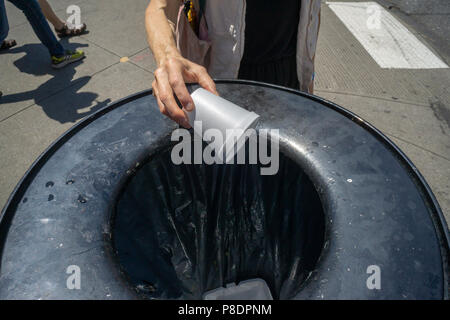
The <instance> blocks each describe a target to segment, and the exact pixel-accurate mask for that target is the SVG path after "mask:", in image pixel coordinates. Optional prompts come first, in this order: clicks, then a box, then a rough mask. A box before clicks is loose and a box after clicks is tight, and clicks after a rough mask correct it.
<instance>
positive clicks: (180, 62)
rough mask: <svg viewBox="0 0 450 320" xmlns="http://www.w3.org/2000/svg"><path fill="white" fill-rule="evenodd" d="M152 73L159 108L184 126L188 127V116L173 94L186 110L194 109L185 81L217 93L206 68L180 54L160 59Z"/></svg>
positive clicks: (154, 92)
mask: <svg viewBox="0 0 450 320" xmlns="http://www.w3.org/2000/svg"><path fill="white" fill-rule="evenodd" d="M154 75H155V80H154V81H153V83H152V88H153V94H154V95H155V97H156V101H157V102H158V106H159V110H160V111H161V113H162V114H164V115H166V116H168V117H169V118H171V119H172V120H174V121H176V122H177V123H179V124H180V125H182V126H183V127H185V128H190V125H189V121H188V117H187V115H186V114H185V113H184V112H183V110H182V109H180V107H179V106H178V104H177V103H176V101H175V97H174V94H175V95H176V96H177V98H178V100H179V101H180V103H181V105H182V107H183V109H185V110H186V111H192V110H194V101H193V100H192V98H191V95H190V94H189V92H188V90H187V88H186V85H185V83H186V82H187V83H192V82H197V83H198V84H199V85H200V86H201V87H203V88H204V89H206V90H208V91H210V92H212V93H214V94H217V91H216V85H215V83H214V81H213V80H212V79H211V77H210V76H209V74H208V72H207V71H206V69H205V68H204V67H202V66H200V65H198V64H195V63H193V62H191V61H189V60H187V59H185V58H183V57H182V56H175V57H171V58H168V59H166V60H164V61H162V62H161V63H160V65H159V67H158V68H157V69H156V70H155V72H154Z"/></svg>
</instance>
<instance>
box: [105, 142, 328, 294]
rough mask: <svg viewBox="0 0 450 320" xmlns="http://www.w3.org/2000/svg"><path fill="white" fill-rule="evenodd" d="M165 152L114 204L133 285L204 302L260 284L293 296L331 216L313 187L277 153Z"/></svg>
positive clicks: (121, 257)
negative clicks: (224, 156)
mask: <svg viewBox="0 0 450 320" xmlns="http://www.w3.org/2000/svg"><path fill="white" fill-rule="evenodd" d="M170 153H171V148H169V147H168V148H166V149H165V150H164V151H162V152H160V153H158V155H157V156H154V157H152V158H151V159H150V160H149V161H148V162H147V163H145V164H144V165H142V166H141V168H140V169H139V170H138V171H137V172H136V174H135V175H134V176H133V177H131V178H130V179H129V181H128V182H127V183H126V184H125V186H124V187H123V191H122V192H121V193H120V195H119V197H118V199H117V201H116V206H115V218H114V225H113V240H114V241H113V242H114V247H115V251H116V253H117V258H118V261H119V263H120V265H121V268H122V270H123V271H124V273H125V274H126V275H127V277H128V279H129V280H130V282H131V283H132V285H133V286H134V287H135V288H136V290H138V292H140V293H141V294H142V295H143V296H144V297H146V298H150V299H201V298H202V295H203V293H204V292H206V291H209V290H212V289H215V288H218V287H221V286H225V285H226V284H228V283H232V282H235V283H239V281H243V280H247V279H252V278H262V279H264V280H265V281H266V283H267V284H268V286H269V288H270V290H271V292H272V296H273V297H274V298H275V299H289V298H292V297H293V296H294V295H295V294H296V293H297V292H298V291H299V290H300V288H301V284H302V282H304V281H305V279H306V278H307V277H308V275H309V274H310V272H311V271H312V270H313V269H314V266H315V264H316V262H317V260H318V258H319V256H320V253H321V250H322V247H323V243H324V214H323V208H322V205H321V201H320V199H319V195H318V193H317V191H316V189H315V188H314V185H313V184H312V182H311V180H309V178H308V177H307V175H305V173H304V172H303V171H302V169H301V168H300V167H299V165H298V164H296V163H295V162H294V161H292V160H291V159H289V158H288V157H286V156H284V155H283V154H282V153H280V159H279V170H278V173H277V174H275V175H261V174H260V167H261V165H259V164H235V165H231V164H226V165H224V164H212V165H206V164H181V165H175V164H173V162H172V161H171V158H170Z"/></svg>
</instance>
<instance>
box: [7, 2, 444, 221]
mask: <svg viewBox="0 0 450 320" xmlns="http://www.w3.org/2000/svg"><path fill="white" fill-rule="evenodd" d="M49 2H50V3H51V4H52V5H53V7H54V9H56V11H57V14H58V15H59V16H60V17H67V16H68V15H67V14H66V12H65V10H66V8H67V7H68V6H69V5H71V4H76V5H78V6H80V8H81V18H82V21H83V22H86V23H87V25H88V29H89V31H90V33H89V34H86V35H83V36H80V37H76V38H72V39H70V40H69V41H66V40H63V41H62V42H63V43H64V44H65V45H67V46H69V47H71V48H80V49H83V50H84V51H85V52H86V55H87V58H86V59H85V60H83V61H82V62H79V63H76V64H74V65H73V67H67V68H65V69H63V70H59V71H54V70H52V69H51V67H50V64H49V62H48V56H47V52H46V50H45V48H44V47H43V46H41V45H40V44H39V41H38V39H37V38H36V37H35V36H34V33H33V32H32V30H31V27H30V26H29V25H28V23H27V22H26V20H25V18H24V16H23V14H22V13H21V12H20V11H18V10H17V9H16V8H15V7H13V6H12V5H11V4H10V3H9V2H7V3H6V7H7V12H8V17H9V20H10V24H11V25H10V36H9V37H10V38H14V39H16V40H17V42H18V46H17V47H16V48H14V49H13V50H10V51H9V52H6V53H2V54H0V90H1V91H3V97H2V98H1V99H0V164H1V166H0V207H3V205H4V204H5V202H6V200H7V198H8V196H9V195H10V193H11V191H12V190H13V188H14V187H15V185H16V184H17V182H18V181H19V179H20V178H21V177H22V176H23V174H24V173H25V171H26V170H27V169H28V168H29V166H30V165H31V164H32V162H33V161H34V160H35V159H36V158H37V157H38V156H39V155H40V154H41V153H42V152H43V151H44V150H45V148H46V147H47V146H48V145H49V144H50V143H52V142H53V141H54V140H55V139H56V138H58V137H59V136H60V135H61V134H62V133H64V132H65V131H66V130H67V129H69V128H70V127H71V126H73V125H74V124H75V123H76V122H78V121H80V119H82V118H83V117H85V116H87V115H89V114H91V113H92V112H95V111H96V110H98V109H99V108H102V107H103V106H105V105H107V104H108V103H110V102H112V101H115V100H117V99H120V98H123V97H125V96H128V95H130V94H133V93H136V92H138V91H141V90H144V89H148V88H150V87H151V81H152V80H153V74H152V72H153V70H154V69H155V63H154V60H153V58H152V55H151V53H150V51H149V49H148V48H147V44H146V41H145V30H144V21H143V20H144V10H145V8H146V6H147V3H148V0H133V1H124V0H96V1H87V0H84V1H76V0H59V1H56V0H49ZM322 7H323V11H322V22H321V31H320V39H319V44H318V52H317V57H316V61H317V63H316V65H317V77H316V94H317V95H319V96H322V97H324V98H326V99H329V100H332V101H334V102H336V103H337V104H340V105H342V106H343V107H345V108H347V109H349V110H352V111H354V112H355V113H357V114H358V115H360V116H361V117H362V118H364V119H366V120H368V121H369V122H370V123H372V124H373V125H375V126H376V127H377V128H379V129H380V130H382V131H383V132H384V133H385V134H386V135H387V136H388V137H389V138H391V139H392V140H393V141H394V142H395V143H396V144H397V145H398V146H399V147H400V148H401V149H402V150H403V151H404V152H405V153H406V154H407V155H408V156H409V157H410V158H411V160H412V161H413V162H414V163H415V164H416V166H417V167H418V168H419V170H420V171H421V172H422V174H423V175H424V176H425V178H426V179H427V181H428V183H429V184H430V186H431V188H432V189H433V192H434V193H435V195H436V196H437V198H438V201H439V202H440V204H441V207H442V208H443V211H444V213H445V215H446V218H447V221H450V182H449V177H450V139H449V132H450V92H449V90H448V86H449V84H450V69H432V70H421V69H418V70H407V69H381V68H380V67H379V66H378V65H377V64H376V62H375V61H374V60H373V59H372V57H371V56H370V55H369V54H368V53H367V52H366V50H365V49H364V48H363V46H362V45H361V44H360V43H359V42H358V41H357V40H356V38H355V37H354V36H353V35H352V34H351V32H350V31H349V30H348V29H347V28H346V27H345V25H344V24H343V23H342V22H341V21H340V20H339V18H338V17H337V16H336V15H335V14H334V13H333V12H332V11H331V10H330V8H329V7H328V5H327V4H326V3H325V2H323V6H322ZM412 31H413V32H414V33H415V31H414V29H412ZM418 37H419V39H421V40H422V41H423V42H424V43H425V40H423V38H422V36H421V35H418ZM431 42H432V41H431ZM431 42H430V43H431ZM436 49H437V50H439V48H436ZM436 53H437V55H438V56H440V57H441V58H442V59H443V60H444V61H445V62H446V63H447V64H449V63H450V57H448V56H445V53H442V52H436ZM121 61H122V62H121Z"/></svg>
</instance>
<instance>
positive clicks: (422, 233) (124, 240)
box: [0, 81, 449, 299]
mask: <svg viewBox="0 0 450 320" xmlns="http://www.w3.org/2000/svg"><path fill="white" fill-rule="evenodd" d="M217 88H218V91H219V92H220V93H221V95H222V96H223V97H224V98H226V99H228V100H230V101H232V102H234V103H236V104H238V105H240V106H242V107H244V108H247V109H249V110H252V111H254V112H256V113H258V114H259V115H260V116H261V119H260V122H259V123H258V125H257V128H256V129H257V130H261V129H279V133H278V134H279V136H278V137H277V138H279V141H280V159H279V170H278V172H277V173H276V174H275V175H271V176H263V175H261V174H260V166H259V165H251V164H245V165H237V164H236V165H221V164H213V165H206V164H192V165H190V164H181V165H175V164H173V162H172V161H170V152H171V148H172V147H173V142H171V141H170V135H171V133H172V131H173V130H174V129H176V128H177V126H176V125H175V124H174V123H173V122H171V121H170V120H168V119H166V118H164V117H163V116H162V115H160V114H159V110H158V108H157V106H156V103H155V101H154V99H153V97H152V95H151V92H149V91H147V92H143V93H140V94H137V95H135V96H132V97H129V98H126V99H124V100H122V101H119V102H117V103H115V104H112V105H110V106H108V107H106V108H105V109H103V110H101V111H99V112H97V113H96V114H94V115H92V116H90V117H88V118H87V119H85V120H84V121H82V122H80V123H79V124H78V125H76V126H75V127H73V128H72V129H71V130H70V131H69V132H67V133H66V134H65V135H64V136H62V137H61V138H60V139H59V140H58V141H56V142H55V143H54V144H53V145H52V146H51V147H50V148H49V149H48V150H47V151H46V152H45V153H44V154H43V155H42V156H41V157H40V158H39V159H38V160H37V161H36V162H35V163H34V164H33V166H32V167H31V168H30V170H29V171H28V172H27V174H26V175H25V177H24V178H23V179H22V181H21V182H20V183H19V185H18V186H17V188H16V190H15V191H14V193H13V194H12V196H11V197H10V199H9V201H8V203H7V205H6V207H5V208H4V210H3V211H2V216H1V222H0V249H1V265H0V298H1V299H21V298H25V299H80V298H82V299H136V298H152V299H155V298H161V299H182V298H184V299H200V298H201V297H202V295H203V294H204V292H206V291H209V290H212V289H215V288H218V287H220V286H223V285H225V284H227V283H230V282H236V283H239V282H240V281H244V280H248V279H252V278H262V279H264V280H265V281H266V283H267V284H268V286H269V288H270V290H271V293H272V296H273V297H274V298H277V299H446V298H448V292H449V291H448V275H449V264H448V256H449V236H448V228H447V225H446V223H445V220H444V218H443V215H442V212H441V210H440V208H439V205H438V203H437V202H436V199H435V197H434V196H433V194H432V193H431V191H430V188H429V187H428V186H427V184H426V182H425V181H424V179H423V177H422V176H421V175H420V173H419V172H418V171H417V169H416V168H415V167H414V165H413V164H412V163H411V162H410V161H409V160H408V159H407V158H406V157H405V155H404V154H403V153H402V152H401V151H400V150H399V149H398V148H397V147H396V146H395V145H394V144H393V143H392V142H390V141H389V140H388V139H387V138H386V137H385V136H383V135H382V134H381V133H380V132H379V131H378V130H376V129H375V128H373V127H372V126H371V125H370V124H368V123H366V122H365V121H363V120H361V119H360V118H359V117H358V116H356V115H354V114H352V113H350V112H349V111H347V110H345V109H343V108H341V107H339V106H336V105H334V104H332V103H329V102H327V101H324V100H322V99H320V98H318V97H315V96H311V95H307V94H304V93H301V92H298V91H294V90H290V89H286V88H281V87H276V86H272V85H266V84H260V83H255V82H249V81H218V83H217ZM74 267H75V268H76V269H77V270H78V272H79V275H80V276H81V277H80V279H79V280H80V281H79V283H78V285H79V286H78V287H76V288H73V286H70V285H69V278H70V276H71V270H74ZM374 270H375V271H374ZM377 272H378V273H379V274H378V275H379V278H378V285H377V286H375V287H374V286H371V285H370V283H371V279H372V276H373V275H374V273H377Z"/></svg>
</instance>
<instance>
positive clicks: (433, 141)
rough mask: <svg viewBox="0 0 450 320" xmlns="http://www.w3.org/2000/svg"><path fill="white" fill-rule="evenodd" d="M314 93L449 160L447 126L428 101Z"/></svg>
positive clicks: (386, 130)
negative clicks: (407, 101)
mask: <svg viewBox="0 0 450 320" xmlns="http://www.w3.org/2000/svg"><path fill="white" fill-rule="evenodd" d="M318 93H320V95H321V96H322V97H324V98H326V99H328V100H331V101H333V102H335V103H337V104H339V105H341V106H344V107H345V108H346V109H348V110H350V111H352V112H354V113H356V114H357V115H359V116H360V117H361V118H363V119H364V120H366V121H368V122H370V123H371V124H373V125H374V126H375V127H376V128H378V129H379V130H381V131H382V132H383V133H385V134H389V135H392V136H395V137H398V138H401V139H403V140H404V141H409V142H411V143H414V144H415V145H416V146H418V147H421V148H423V149H424V150H427V151H430V152H433V153H435V154H436V155H439V156H441V157H443V158H445V159H447V160H448V161H450V139H449V130H450V128H449V127H447V125H445V124H443V123H442V122H441V121H440V120H439V119H438V118H437V117H436V115H435V112H434V111H433V109H432V108H431V107H430V106H429V105H414V104H409V103H404V102H402V101H389V100H385V99H377V98H375V97H361V96H354V95H347V94H339V93H337V94H336V93H327V92H318ZM417 119H421V121H417Z"/></svg>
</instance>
